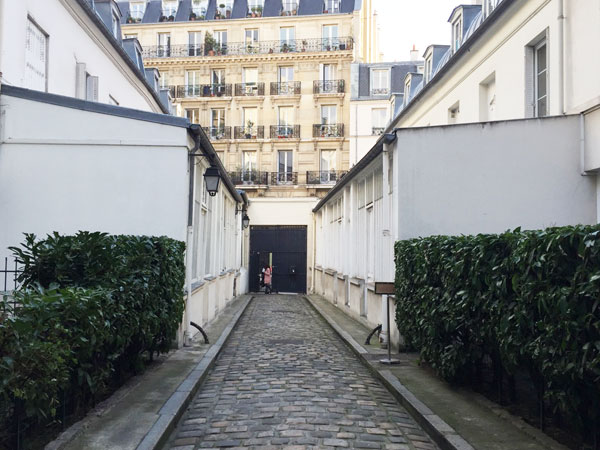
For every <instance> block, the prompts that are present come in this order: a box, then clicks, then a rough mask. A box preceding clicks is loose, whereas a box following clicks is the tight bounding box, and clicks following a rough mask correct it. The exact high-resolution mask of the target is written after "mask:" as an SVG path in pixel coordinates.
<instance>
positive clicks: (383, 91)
mask: <svg viewBox="0 0 600 450" xmlns="http://www.w3.org/2000/svg"><path fill="white" fill-rule="evenodd" d="M371 95H390V88H372V89H371Z"/></svg>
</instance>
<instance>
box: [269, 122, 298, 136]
mask: <svg viewBox="0 0 600 450" xmlns="http://www.w3.org/2000/svg"><path fill="white" fill-rule="evenodd" d="M271 139H300V125H271Z"/></svg>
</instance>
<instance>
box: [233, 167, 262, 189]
mask: <svg viewBox="0 0 600 450" xmlns="http://www.w3.org/2000/svg"><path fill="white" fill-rule="evenodd" d="M229 176H230V177H231V181H233V184H235V185H236V186H239V185H246V186H247V185H268V184H269V172H258V171H256V170H242V171H239V172H230V173H229Z"/></svg>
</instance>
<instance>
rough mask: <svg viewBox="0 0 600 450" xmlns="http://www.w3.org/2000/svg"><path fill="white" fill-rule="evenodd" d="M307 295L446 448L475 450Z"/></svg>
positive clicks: (377, 375) (420, 422)
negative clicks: (382, 367) (384, 368)
mask: <svg viewBox="0 0 600 450" xmlns="http://www.w3.org/2000/svg"><path fill="white" fill-rule="evenodd" d="M304 298H305V299H306V301H307V302H308V304H309V305H310V306H312V308H313V309H314V310H315V311H316V312H317V314H319V315H320V316H321V317H322V318H323V319H324V320H325V321H326V322H327V323H328V324H329V326H330V327H331V328H333V330H334V331H335V332H336V333H337V334H338V335H339V336H340V337H341V338H342V340H343V341H344V342H345V343H346V344H347V345H348V346H349V347H350V349H351V350H352V351H353V352H354V353H355V354H356V355H357V356H358V357H359V359H360V360H361V362H362V363H363V364H364V365H365V366H366V367H367V368H368V369H369V370H370V371H371V372H372V373H373V374H374V375H375V376H376V377H377V378H378V379H379V380H380V381H381V382H382V383H383V384H384V385H385V387H386V388H387V389H388V390H389V391H390V392H391V393H392V395H393V396H394V397H395V398H396V399H397V400H398V401H399V402H400V404H401V405H402V406H403V407H404V408H405V409H406V410H407V411H408V412H409V414H410V415H411V416H413V418H414V419H415V420H416V422H417V423H418V424H419V425H420V426H421V427H422V428H423V429H424V430H425V432H426V433H427V434H428V435H429V436H430V437H431V438H432V439H433V441H434V442H435V443H436V444H437V445H438V446H439V447H440V448H441V449H442V450H475V449H474V448H473V446H472V445H471V444H469V443H468V442H467V441H466V440H465V439H464V438H463V437H462V436H460V435H459V434H458V433H457V432H456V430H454V428H452V427H451V426H450V425H448V424H447V423H446V422H444V421H443V420H442V418H441V417H439V416H438V415H436V414H434V413H433V411H431V409H429V408H428V407H427V406H426V405H425V404H424V403H423V402H421V401H420V400H419V399H418V398H417V397H415V396H414V394H413V393H412V392H410V391H409V390H408V389H407V388H406V387H405V386H404V385H403V384H402V383H401V382H400V380H398V378H396V377H395V376H394V375H393V374H392V372H391V371H390V370H382V369H380V368H378V367H377V366H376V365H375V364H374V363H373V362H372V361H370V360H369V359H368V358H367V357H366V356H365V355H366V354H368V353H369V352H368V351H367V350H366V349H365V348H364V347H363V346H362V345H360V344H359V343H358V342H356V340H355V339H354V338H353V337H352V336H351V335H350V334H349V333H348V332H346V331H345V330H344V329H342V327H340V326H339V325H338V324H337V323H335V321H334V320H333V319H332V318H331V317H329V315H328V314H327V313H326V312H325V311H323V310H322V309H321V308H320V307H319V306H318V305H317V304H316V303H314V302H313V300H312V299H311V298H310V297H309V296H307V295H305V296H304Z"/></svg>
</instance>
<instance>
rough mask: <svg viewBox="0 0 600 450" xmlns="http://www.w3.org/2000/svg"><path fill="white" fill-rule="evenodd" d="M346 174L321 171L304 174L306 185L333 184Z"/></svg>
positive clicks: (336, 171)
mask: <svg viewBox="0 0 600 450" xmlns="http://www.w3.org/2000/svg"><path fill="white" fill-rule="evenodd" d="M344 175H346V172H341V171H339V170H321V171H316V172H314V171H309V172H306V184H335V183H337V182H338V181H339V180H340V179H341V178H342V177H343V176H344Z"/></svg>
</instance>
